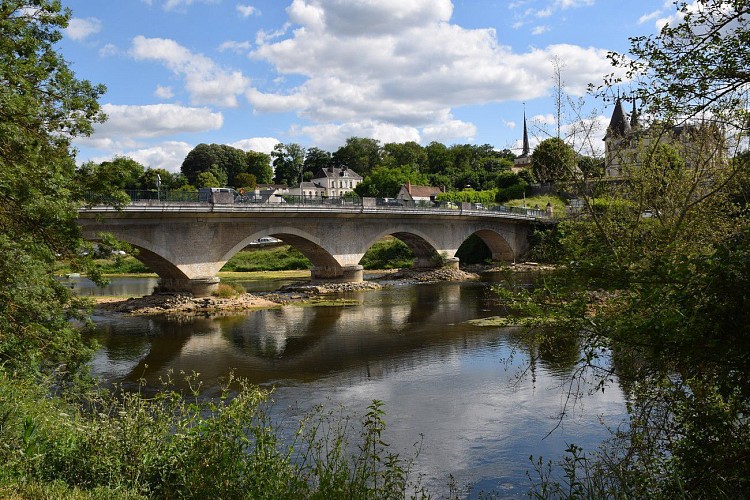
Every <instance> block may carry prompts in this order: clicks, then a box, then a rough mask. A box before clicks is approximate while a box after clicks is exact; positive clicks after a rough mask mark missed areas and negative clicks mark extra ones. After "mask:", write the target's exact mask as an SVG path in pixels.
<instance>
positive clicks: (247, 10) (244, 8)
mask: <svg viewBox="0 0 750 500" xmlns="http://www.w3.org/2000/svg"><path fill="white" fill-rule="evenodd" d="M237 12H239V13H240V15H241V16H242V17H250V16H252V15H260V11H259V10H258V9H257V8H255V7H253V6H252V5H243V4H237Z"/></svg>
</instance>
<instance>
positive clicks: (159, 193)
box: [156, 174, 161, 201]
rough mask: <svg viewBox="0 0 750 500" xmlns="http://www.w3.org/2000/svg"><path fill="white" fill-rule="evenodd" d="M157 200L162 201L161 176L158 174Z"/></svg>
mask: <svg viewBox="0 0 750 500" xmlns="http://www.w3.org/2000/svg"><path fill="white" fill-rule="evenodd" d="M156 201H161V176H160V175H159V174H156Z"/></svg>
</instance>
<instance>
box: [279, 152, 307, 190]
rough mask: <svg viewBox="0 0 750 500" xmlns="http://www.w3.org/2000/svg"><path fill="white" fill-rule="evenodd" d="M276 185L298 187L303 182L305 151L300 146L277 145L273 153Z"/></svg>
mask: <svg viewBox="0 0 750 500" xmlns="http://www.w3.org/2000/svg"><path fill="white" fill-rule="evenodd" d="M271 158H273V169H274V174H273V176H274V177H273V179H274V182H276V184H285V185H287V186H298V185H299V183H300V182H302V170H303V167H304V164H305V149H304V148H303V147H302V146H300V145H299V144H294V143H290V144H281V143H279V144H277V145H276V146H274V148H273V151H272V152H271Z"/></svg>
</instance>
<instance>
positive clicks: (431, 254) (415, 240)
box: [363, 228, 453, 268]
mask: <svg viewBox="0 0 750 500" xmlns="http://www.w3.org/2000/svg"><path fill="white" fill-rule="evenodd" d="M386 236H393V237H394V238H398V239H399V240H401V241H403V242H404V244H406V246H407V247H409V250H411V251H412V253H413V254H414V257H415V261H414V267H417V268H426V267H427V268H429V267H435V265H436V263H437V262H439V260H440V254H439V252H438V251H437V245H436V244H435V243H434V241H432V238H430V237H429V235H427V234H425V233H424V232H422V231H419V230H418V229H409V230H403V229H398V228H392V229H388V230H385V231H382V232H380V233H379V234H378V235H377V236H375V237H373V238H371V239H370V240H369V241H368V242H367V243H366V244H365V247H364V252H366V251H367V250H369V249H370V248H371V247H372V246H373V245H374V244H375V243H376V242H378V241H380V240H381V239H382V238H384V237H386ZM364 252H363V255H364ZM448 257H453V256H452V255H449V256H448Z"/></svg>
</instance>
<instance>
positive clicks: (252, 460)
mask: <svg viewBox="0 0 750 500" xmlns="http://www.w3.org/2000/svg"><path fill="white" fill-rule="evenodd" d="M187 380H188V385H189V387H191V390H190V391H188V393H186V394H181V393H179V392H176V391H174V390H171V389H170V388H169V383H170V382H169V381H167V382H166V384H167V386H165V388H163V389H162V390H161V391H160V392H158V393H157V394H156V395H155V396H153V397H151V398H147V397H144V396H142V395H140V394H137V393H132V392H128V393H121V394H119V395H118V397H116V398H115V397H111V396H110V395H107V394H97V393H93V392H89V393H86V394H85V395H82V396H81V397H82V398H83V399H82V401H81V402H80V403H73V402H69V401H66V400H65V399H64V398H60V397H49V394H48V392H47V389H46V388H45V384H39V383H37V382H36V381H31V380H29V381H27V380H12V379H9V378H8V376H7V373H5V372H4V371H0V415H2V426H0V442H2V443H3V444H2V447H0V460H2V463H3V467H2V468H1V469H0V496H2V497H4V498H12V497H14V496H15V497H18V498H30V497H33V498H60V497H72V498H76V497H77V498H107V499H110V498H123V499H124V498H196V499H197V498H210V497H213V496H215V495H216V492H221V496H222V498H269V499H271V498H273V499H276V498H281V499H283V498H288V499H298V498H403V497H406V496H413V497H414V498H423V497H427V494H426V492H425V491H423V490H422V488H420V486H419V484H414V483H411V482H410V481H409V480H408V475H409V469H410V466H411V461H410V460H402V459H400V458H399V457H398V456H397V455H395V454H393V453H390V452H389V445H388V444H387V443H385V442H384V441H383V436H382V431H383V429H384V428H385V421H384V420H383V417H384V412H383V407H382V403H381V402H379V401H373V403H372V404H371V406H370V407H369V408H368V411H367V413H366V414H365V415H364V416H363V418H362V420H361V423H360V424H359V425H355V424H352V423H350V422H349V421H348V420H347V419H346V418H343V417H340V416H339V415H338V414H335V413H322V412H320V411H318V412H317V413H313V414H310V415H307V416H304V417H302V418H301V419H300V420H299V421H298V422H296V423H293V424H292V426H293V427H294V428H293V429H291V430H292V432H294V434H295V435H296V438H295V439H294V440H293V441H292V442H291V443H282V442H281V439H280V435H281V432H280V428H279V425H280V424H279V422H275V421H273V420H272V419H271V418H270V417H269V414H268V409H269V404H270V403H269V399H268V393H266V392H264V391H262V390H261V389H259V388H257V387H254V386H251V385H248V384H246V383H244V382H242V381H236V380H233V379H232V378H231V377H230V378H229V380H228V381H227V384H226V386H225V389H224V391H223V392H222V394H221V396H220V397H218V398H204V397H202V395H201V391H200V383H199V382H198V381H197V380H196V379H195V377H194V376H190V377H188V378H187ZM289 424H290V423H289V422H286V423H284V425H285V426H289ZM357 428H359V429H360V432H359V435H356V433H355V434H353V432H355V429H357Z"/></svg>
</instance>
